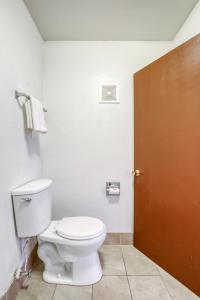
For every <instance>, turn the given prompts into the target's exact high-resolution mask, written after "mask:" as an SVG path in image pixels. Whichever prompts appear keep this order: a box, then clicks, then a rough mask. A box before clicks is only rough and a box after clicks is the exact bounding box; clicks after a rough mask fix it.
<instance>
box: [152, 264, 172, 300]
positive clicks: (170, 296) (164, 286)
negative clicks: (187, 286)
mask: <svg viewBox="0 0 200 300" xmlns="http://www.w3.org/2000/svg"><path fill="white" fill-rule="evenodd" d="M156 269H157V271H158V273H159V275H160V278H161V280H162V282H163V284H164V287H165V288H166V290H167V292H168V294H169V296H170V298H171V300H173V299H174V297H173V296H172V295H171V293H170V291H169V289H168V287H167V285H166V283H165V280H164V278H163V277H162V274H161V273H160V270H159V268H158V267H157V265H156Z"/></svg>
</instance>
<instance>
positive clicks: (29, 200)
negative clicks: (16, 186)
mask: <svg viewBox="0 0 200 300" xmlns="http://www.w3.org/2000/svg"><path fill="white" fill-rule="evenodd" d="M21 200H22V201H24V202H28V203H29V202H31V200H32V199H31V198H30V197H26V198H21Z"/></svg>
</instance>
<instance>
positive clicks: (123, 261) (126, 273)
mask: <svg viewBox="0 0 200 300" xmlns="http://www.w3.org/2000/svg"><path fill="white" fill-rule="evenodd" d="M120 248H121V252H122V259H123V262H124V268H125V272H126V278H127V281H128V287H129V292H130V295H131V299H132V300H133V295H132V291H131V287H130V282H129V278H128V273H127V269H126V264H125V259H124V253H123V249H122V247H121V245H120Z"/></svg>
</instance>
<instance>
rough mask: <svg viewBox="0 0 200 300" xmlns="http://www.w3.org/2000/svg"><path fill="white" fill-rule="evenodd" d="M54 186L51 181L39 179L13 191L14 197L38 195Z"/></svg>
mask: <svg viewBox="0 0 200 300" xmlns="http://www.w3.org/2000/svg"><path fill="white" fill-rule="evenodd" d="M51 184H52V180H51V179H44V178H39V179H35V180H32V181H29V182H27V183H25V184H23V185H21V186H19V187H18V188H16V189H14V190H13V191H12V195H13V196H16V195H30V194H37V193H39V192H41V191H43V190H46V189H47V188H48V187H50V186H51Z"/></svg>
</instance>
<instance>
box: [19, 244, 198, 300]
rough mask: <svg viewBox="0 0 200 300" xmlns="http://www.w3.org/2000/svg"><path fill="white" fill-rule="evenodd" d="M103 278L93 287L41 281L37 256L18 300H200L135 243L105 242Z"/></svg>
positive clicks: (40, 269)
mask: <svg viewBox="0 0 200 300" xmlns="http://www.w3.org/2000/svg"><path fill="white" fill-rule="evenodd" d="M100 257H101V261H102V265H103V277H102V279H101V280H100V281H99V282H98V283H96V284H94V285H93V286H83V287H81V286H67V285H54V284H47V283H45V282H43V281H42V269H43V265H42V262H41V261H40V260H39V259H37V260H36V262H35V264H34V267H33V271H32V276H31V279H30V281H29V286H28V288H27V289H23V290H21V291H20V292H19V294H18V296H17V300H197V299H200V298H199V297H197V296H196V295H194V294H193V293H192V292H191V291H189V290H188V289H187V288H186V287H184V286H183V285H182V284H180V283H179V282H178V281H177V280H175V279H174V278H173V277H172V276H170V275H169V274H168V273H166V272H165V271H164V270H162V269H161V268H160V267H158V266H157V265H156V264H155V263H153V262H152V261H151V260H150V259H148V258H147V257H146V256H144V255H143V254H142V253H141V252H139V251H138V250H136V249H135V248H134V247H133V246H131V245H127V246H114V245H113V246H112V245H104V246H103V247H102V248H101V250H100Z"/></svg>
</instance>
